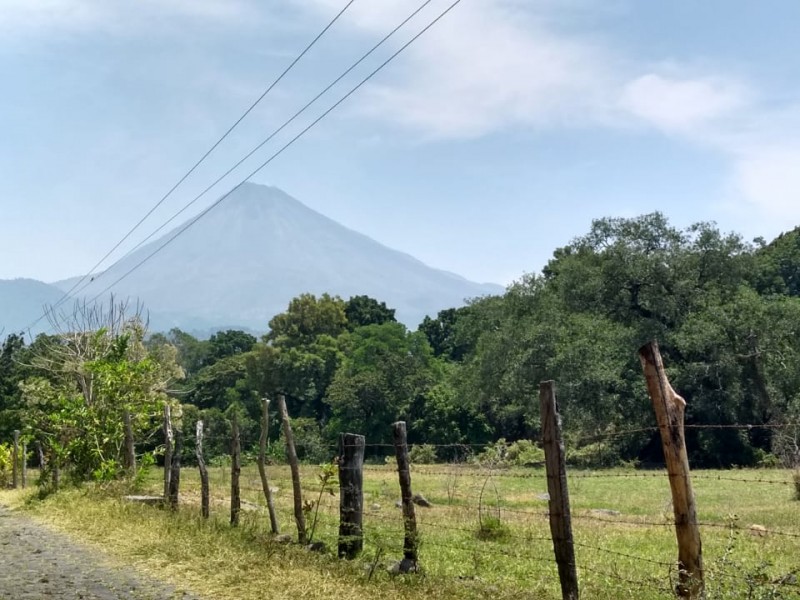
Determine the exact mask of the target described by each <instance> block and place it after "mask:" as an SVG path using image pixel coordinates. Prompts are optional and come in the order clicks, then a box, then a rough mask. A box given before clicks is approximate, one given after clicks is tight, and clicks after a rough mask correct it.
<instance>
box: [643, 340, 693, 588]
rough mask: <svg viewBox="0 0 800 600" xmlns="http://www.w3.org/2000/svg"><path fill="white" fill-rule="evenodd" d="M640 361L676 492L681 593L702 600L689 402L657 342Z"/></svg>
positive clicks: (651, 345) (644, 353)
mask: <svg viewBox="0 0 800 600" xmlns="http://www.w3.org/2000/svg"><path fill="white" fill-rule="evenodd" d="M639 358H640V360H641V362H642V368H643V369H644V376H645V380H646V381H647V391H648V392H649V393H650V398H651V400H652V401H653V409H654V411H655V413H656V420H657V421H658V429H659V432H660V433H661V445H662V447H663V449H664V459H665V460H666V463H667V473H668V475H669V484H670V489H671V491H672V507H673V511H674V514H675V534H676V537H677V538H678V567H679V569H680V572H679V578H680V584H679V585H678V587H677V593H678V595H679V596H681V597H686V598H691V599H696V598H701V597H702V596H703V589H704V582H703V576H704V573H703V548H702V543H701V541H700V530H699V528H698V526H697V509H696V507H695V500H694V492H693V491H692V481H691V479H690V477H689V457H688V455H687V453H686V440H685V438H684V428H683V417H684V411H685V409H686V401H685V400H684V399H683V398H681V397H680V396H679V395H678V394H676V393H675V390H673V389H672V386H671V385H670V384H669V380H668V379H667V374H666V372H665V371H664V363H663V361H662V360H661V353H660V352H659V350H658V344H657V343H656V342H650V343H648V344H646V345H644V346H642V348H640V349H639Z"/></svg>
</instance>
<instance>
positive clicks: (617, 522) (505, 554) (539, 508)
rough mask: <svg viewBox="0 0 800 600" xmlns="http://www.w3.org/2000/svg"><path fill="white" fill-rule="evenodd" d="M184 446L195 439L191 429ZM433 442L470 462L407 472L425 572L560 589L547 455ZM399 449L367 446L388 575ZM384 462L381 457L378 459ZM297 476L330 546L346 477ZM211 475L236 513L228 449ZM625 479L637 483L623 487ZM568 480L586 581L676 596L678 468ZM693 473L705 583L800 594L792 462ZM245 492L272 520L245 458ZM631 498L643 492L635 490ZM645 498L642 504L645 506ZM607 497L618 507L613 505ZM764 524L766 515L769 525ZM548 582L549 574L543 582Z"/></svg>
mask: <svg viewBox="0 0 800 600" xmlns="http://www.w3.org/2000/svg"><path fill="white" fill-rule="evenodd" d="M795 426H797V424H772V425H769V426H760V425H735V426H720V425H709V426H701V425H693V426H692V428H693V429H702V428H705V427H707V428H708V429H718V428H723V427H724V428H735V429H742V430H747V429H754V428H758V427H769V428H770V429H778V428H788V427H795ZM642 431H643V430H642V429H631V430H628V431H624V432H623V431H613V432H608V433H606V434H604V435H602V436H601V435H595V436H591V438H584V439H591V440H594V441H597V440H602V439H607V438H616V437H619V436H621V435H638V434H640V433H642ZM647 431H651V432H652V431H657V428H647ZM187 441H191V436H188V439H187ZM205 442H206V443H211V444H215V445H216V446H217V447H221V446H223V445H224V444H227V445H230V439H228V438H227V436H225V435H223V434H222V433H220V432H216V433H215V434H214V435H212V436H206V438H205ZM241 443H242V446H243V447H251V446H252V447H254V446H255V444H256V439H255V438H254V437H253V436H250V437H248V436H247V435H243V436H242V438H241ZM272 443H273V444H275V443H276V442H274V441H273V442H272ZM428 446H430V447H433V448H434V449H436V450H441V449H454V448H457V449H460V450H463V449H465V448H466V449H468V450H469V452H467V453H464V454H462V455H461V456H463V457H466V458H467V459H468V460H466V461H464V462H451V463H446V464H430V465H426V464H419V465H417V464H414V465H412V466H411V469H410V471H409V473H410V475H411V478H412V485H413V487H414V491H415V492H418V493H419V494H420V495H421V496H422V497H423V498H424V500H425V502H426V503H429V504H430V506H425V505H423V506H420V507H418V508H417V527H418V531H419V540H418V541H419V561H420V564H421V565H422V567H423V569H424V570H425V573H426V574H427V575H428V576H431V577H456V578H459V579H473V578H474V579H480V580H482V581H489V582H496V583H501V582H503V581H516V582H519V581H520V580H524V581H527V582H529V583H530V584H531V585H534V586H540V587H541V586H542V585H545V587H547V585H550V587H549V588H547V589H550V591H551V592H553V593H555V587H553V586H554V585H555V583H557V581H558V574H557V564H556V560H555V558H554V555H553V544H552V537H551V534H550V531H549V520H550V517H551V516H552V513H551V512H550V509H549V506H548V504H549V496H548V494H547V493H546V483H545V479H546V477H547V473H546V472H545V470H544V468H543V462H541V461H532V462H530V463H528V464H527V465H526V466H524V467H515V466H508V465H506V464H502V463H497V462H491V461H489V462H483V463H482V462H481V461H480V460H479V459H477V458H476V456H479V451H480V450H484V449H486V448H488V447H490V446H491V444H469V445H467V444H429V445H428ZM317 447H318V445H317ZM325 448H326V449H327V451H328V453H329V454H330V460H331V461H335V460H336V456H337V454H338V452H339V451H340V450H341V448H340V447H339V446H338V445H335V444H330V445H325ZM389 450H392V451H393V450H394V445H393V444H386V443H374V444H370V443H368V444H365V454H366V455H367V456H368V457H372V458H373V459H374V463H375V464H367V465H365V466H364V467H363V478H364V512H363V535H364V556H365V557H367V558H369V557H376V560H375V561H374V564H373V565H372V567H371V570H370V573H369V576H370V577H372V576H373V575H374V571H375V570H376V568H377V567H376V565H379V563H380V565H379V566H380V567H381V569H382V570H383V568H384V567H385V568H386V569H388V570H391V565H386V564H383V563H382V562H381V561H379V560H377V558H378V557H386V558H388V557H393V558H399V557H402V553H403V543H402V542H403V536H404V518H403V514H402V511H401V510H400V507H401V503H400V500H399V499H400V490H399V487H398V483H397V478H398V468H397V466H396V465H395V464H393V463H394V461H392V460H389V461H385V460H384V459H385V457H386V456H389V457H391V456H392V454H390V453H389ZM271 454H272V455H274V454H275V452H274V451H273V452H272V453H271ZM470 457H471V459H470ZM251 458H252V456H251ZM382 460H384V464H380V462H381V461H382ZM301 471H302V493H303V499H304V501H305V507H306V511H307V513H308V515H307V517H308V518H307V528H308V529H310V530H312V532H311V538H312V539H313V540H314V541H317V542H322V543H323V544H324V546H325V547H327V548H329V549H334V548H335V547H336V545H337V540H338V537H339V517H340V508H341V507H340V496H339V490H338V484H337V483H336V481H335V480H334V481H331V480H327V481H326V480H324V479H323V478H321V477H320V476H319V475H320V472H321V471H320V468H319V467H318V466H315V465H308V464H306V465H303V466H302V470H301ZM267 473H268V479H269V482H270V486H271V487H272V490H273V492H274V498H275V506H276V510H277V512H278V516H279V520H280V522H281V524H282V528H283V531H285V532H289V531H293V529H292V528H293V527H294V521H293V512H292V510H293V508H292V507H293V502H292V500H293V496H292V493H291V474H290V471H289V467H288V465H283V464H271V465H269V466H268V467H267ZM739 473H741V475H740V474H739ZM209 477H210V488H211V498H212V512H213V513H214V514H216V516H217V518H226V517H227V508H228V503H229V501H230V494H231V490H230V486H231V473H230V465H229V464H228V461H227V459H226V458H225V457H222V458H220V457H217V459H216V460H213V461H212V466H211V467H209ZM620 480H636V482H635V483H631V484H621V483H617V482H619V481H620ZM568 481H569V484H570V487H571V494H572V496H573V498H572V500H573V511H572V515H571V517H572V519H573V521H574V525H573V528H574V534H575V539H574V548H575V556H576V567H577V571H578V574H579V576H580V578H581V581H582V587H583V588H584V589H585V590H592V589H600V588H608V586H615V587H618V588H619V590H620V597H623V596H624V594H623V591H625V593H626V594H631V593H632V594H634V595H633V596H631V597H637V596H636V593H635V592H631V590H632V589H636V590H640V592H639V593H640V594H643V593H644V592H641V590H647V597H648V598H660V597H673V596H674V595H675V589H676V586H677V585H678V581H679V577H678V574H679V565H678V561H677V559H676V551H675V533H674V527H675V519H674V516H673V515H671V506H670V505H669V501H668V491H667V490H668V488H669V476H668V473H667V472H666V471H665V470H663V469H654V470H631V469H605V470H597V469H595V470H589V469H575V468H572V469H570V470H568ZM692 481H693V482H695V490H696V492H697V494H698V496H699V503H700V508H701V511H700V513H699V514H700V517H699V518H698V519H697V521H696V524H697V525H698V526H699V527H700V528H701V530H702V532H703V539H704V546H705V547H706V549H707V551H706V566H705V571H706V579H707V585H708V586H710V588H713V587H714V586H715V585H716V586H717V587H718V588H719V589H723V588H724V589H727V590H741V591H742V594H744V593H745V591H746V590H751V589H752V587H753V586H754V585H755V584H758V585H760V586H766V587H770V586H771V587H772V588H775V589H778V588H780V589H781V590H783V591H784V593H785V594H786V595H787V597H791V594H797V595H798V597H800V587H798V584H797V575H796V574H797V573H798V572H800V563H798V562H797V560H796V559H792V558H791V557H794V556H800V541H798V540H800V526H799V525H798V524H800V503H794V504H793V503H792V502H791V500H790V495H788V494H784V493H783V492H780V491H778V490H780V489H782V488H783V487H785V486H792V485H795V482H794V480H793V478H792V471H791V470H790V469H769V470H760V471H755V470H748V471H725V472H720V471H716V472H711V471H698V472H695V473H693V474H692ZM587 486H588V487H587ZM240 488H241V494H242V502H243V511H244V512H245V513H246V514H247V515H248V516H247V519H249V522H250V523H251V524H253V525H254V526H257V527H263V528H267V527H268V521H267V519H266V502H265V499H264V491H263V488H262V485H261V480H260V476H259V474H258V471H257V470H256V468H255V466H254V465H252V464H247V462H246V463H245V465H244V466H243V468H242V471H241V480H240ZM740 490H744V491H740ZM627 493H630V494H631V495H632V496H634V497H635V499H630V498H625V497H624V496H625V494H627ZM776 493H777V494H778V495H780V496H781V498H782V500H775V502H774V503H775V504H776V505H780V506H781V508H780V510H778V509H776V508H775V507H774V506H771V507H769V508H768V509H767V508H766V507H765V506H764V505H765V504H768V503H765V502H763V501H761V500H760V498H770V499H774V498H775V495H776ZM620 494H622V497H620ZM197 496H198V491H197V480H196V477H192V476H189V477H187V478H186V479H185V481H184V490H183V496H182V502H183V503H184V505H185V508H186V509H191V507H192V505H193V504H194V503H195V502H196V500H197ZM707 497H708V498H713V499H714V506H713V507H709V509H707V510H706V509H704V506H703V504H702V503H703V502H704V501H705V500H706V498H707ZM639 500H641V501H642V502H641V505H638V504H637V502H639ZM754 504H755V506H754ZM609 505H610V506H612V507H613V508H608V506H609ZM762 509H763V510H762ZM770 511H771V512H772V513H774V514H770ZM737 513H741V514H737ZM759 517H763V518H762V519H759ZM751 521H752V522H751ZM756 521H759V522H760V521H764V522H765V523H766V525H762V524H757V523H756ZM312 523H313V525H312ZM761 553H768V554H771V555H774V556H778V557H781V556H782V557H784V558H786V557H789V558H788V559H787V560H783V561H780V560H778V561H776V564H774V565H771V567H772V571H771V572H767V571H768V569H767V567H765V564H763V563H758V562H752V561H751V562H750V563H747V561H745V560H744V559H742V561H743V562H742V561H740V562H737V563H735V564H734V563H733V562H732V561H731V556H742V557H752V556H758V555H760V554H761ZM793 560H794V562H792V561H793ZM543 581H546V582H550V583H549V584H542V583H541V582H543ZM754 582H755V583H754ZM590 593H591V592H590ZM638 597H641V595H640V596H638ZM742 597H746V596H745V595H743V596H742ZM775 597H783V596H775Z"/></svg>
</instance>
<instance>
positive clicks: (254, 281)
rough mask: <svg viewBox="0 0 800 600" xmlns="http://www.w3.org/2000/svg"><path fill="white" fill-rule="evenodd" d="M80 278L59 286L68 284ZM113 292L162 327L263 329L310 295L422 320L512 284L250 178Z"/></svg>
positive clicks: (110, 277) (119, 270) (112, 273)
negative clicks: (392, 243) (484, 281)
mask: <svg viewBox="0 0 800 600" xmlns="http://www.w3.org/2000/svg"><path fill="white" fill-rule="evenodd" d="M182 227H184V226H181V227H179V228H178V230H180V229H181V228H182ZM175 231H177V230H174V231H173V232H171V233H169V234H167V235H165V236H164V237H163V238H161V239H159V240H156V241H154V242H152V243H150V244H148V245H146V246H144V247H142V248H140V249H139V250H138V251H137V252H135V253H134V254H132V255H131V256H129V257H127V258H126V259H124V260H123V261H122V262H121V263H120V264H118V265H116V266H114V267H112V268H111V269H109V271H107V272H106V273H104V274H102V276H98V277H96V281H95V283H94V284H93V285H92V287H90V288H87V290H86V291H85V292H84V294H86V295H87V296H88V297H92V296H93V295H95V294H96V293H98V292H99V291H100V290H102V288H103V287H105V286H106V285H108V284H109V283H111V282H112V281H114V280H116V279H117V278H118V277H119V276H121V275H122V274H124V273H126V272H127V271H128V270H129V269H131V268H132V267H134V266H135V265H136V264H137V263H139V262H140V261H141V260H143V259H144V258H145V257H147V256H148V255H149V254H151V253H152V252H153V251H154V250H155V249H156V248H157V247H159V246H160V245H161V244H162V243H163V241H164V240H166V239H169V238H170V237H171V236H172V235H173V234H174V233H175ZM70 281H71V280H66V281H64V282H58V283H57V284H56V285H59V286H60V287H61V288H62V289H65V290H66V289H68V288H69V285H70ZM113 291H114V292H115V293H116V294H117V295H119V296H123V297H124V296H130V297H139V298H140V299H141V300H143V301H144V303H145V305H146V306H147V307H148V308H150V309H151V310H152V311H154V315H153V319H152V321H153V322H152V328H154V329H164V328H167V327H170V326H180V327H182V328H208V327H210V326H212V325H230V326H242V327H248V328H251V329H255V330H259V331H263V330H266V328H267V323H268V321H269V319H270V318H271V317H272V316H273V315H275V314H277V313H278V312H281V311H283V310H285V308H286V306H287V304H288V303H289V300H291V298H293V297H294V296H296V295H298V294H300V293H303V292H311V293H314V294H321V293H323V292H329V293H331V294H338V295H340V296H342V297H343V298H348V297H350V296H352V295H356V294H368V295H370V296H373V297H375V298H377V299H379V300H382V301H385V302H386V303H387V304H388V305H389V306H392V307H394V308H396V309H397V316H398V319H400V320H402V321H403V322H405V323H406V324H408V325H409V326H411V327H415V326H416V325H417V324H418V323H419V322H420V321H421V320H422V318H423V317H424V316H425V315H426V314H435V313H436V312H437V311H439V310H441V309H443V308H448V307H450V306H458V305H461V304H463V302H464V300H465V299H466V298H470V297H475V296H480V295H486V294H494V293H500V292H502V288H500V287H499V286H496V285H481V284H476V283H473V282H470V281H467V280H466V279H464V278H462V277H459V276H457V275H454V274H452V273H448V272H446V271H440V270H436V269H432V268H430V267H428V266H426V265H424V264H423V263H421V262H420V261H418V260H416V259H415V258H413V257H411V256H409V255H407V254H404V253H402V252H398V251H396V250H391V249H389V248H387V247H385V246H383V245H381V244H379V243H378V242H376V241H374V240H372V239H370V238H368V237H366V236H364V235H362V234H359V233H357V232H355V231H352V230H350V229H347V228H346V227H343V226H342V225H339V224H338V223H336V222H334V221H332V220H331V219H328V218H327V217H325V216H323V215H321V214H319V213H317V212H315V211H313V210H311V209H309V208H308V207H306V206H304V205H303V204H301V203H300V202H298V201H297V200H295V199H294V198H292V197H290V196H288V195H287V194H285V193H284V192H282V191H281V190H279V189H277V188H273V187H267V186H261V185H256V184H249V183H248V184H245V185H243V186H241V187H240V188H239V189H237V190H236V191H235V192H234V193H232V194H231V195H230V196H229V197H228V198H226V199H225V201H224V202H222V203H221V204H220V205H219V206H217V207H216V208H214V209H213V210H212V211H210V212H209V213H208V214H207V215H206V216H205V217H203V218H202V219H201V220H199V221H198V222H197V224H196V225H194V226H193V227H191V228H190V229H188V230H187V231H186V232H185V233H183V234H182V235H181V236H180V237H178V238H177V239H176V240H175V242H173V243H171V244H169V245H168V246H166V247H165V248H164V250H162V251H161V252H159V253H158V254H157V255H156V256H155V257H154V258H153V259H152V260H150V261H148V262H147V263H145V264H144V265H143V266H142V267H141V268H139V269H137V270H136V271H134V272H133V273H132V274H131V275H130V276H128V277H127V278H126V279H124V280H123V281H122V282H120V283H119V284H118V285H117V286H115V287H114V290H113ZM156 315H157V316H156Z"/></svg>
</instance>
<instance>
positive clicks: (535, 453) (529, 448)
mask: <svg viewBox="0 0 800 600" xmlns="http://www.w3.org/2000/svg"><path fill="white" fill-rule="evenodd" d="M472 462H475V463H477V464H480V465H486V466H494V467H530V466H535V465H540V464H541V463H543V462H544V450H542V449H541V448H539V447H538V446H537V445H536V444H534V443H533V442H532V441H530V440H518V441H516V442H513V443H511V444H509V443H508V442H506V440H505V438H500V439H499V440H497V441H496V442H494V443H493V444H489V445H487V446H486V448H484V450H483V452H481V453H480V454H477V455H476V456H475V457H473V458H472Z"/></svg>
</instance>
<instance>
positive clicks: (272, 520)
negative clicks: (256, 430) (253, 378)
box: [258, 398, 280, 535]
mask: <svg viewBox="0 0 800 600" xmlns="http://www.w3.org/2000/svg"><path fill="white" fill-rule="evenodd" d="M268 435H269V398H262V399H261V436H260V437H259V438H258V474H259V475H260V476H261V488H262V489H263V491H264V499H265V500H266V501H267V511H268V512H269V526H270V528H271V530H272V533H274V534H275V535H277V534H279V533H280V530H279V528H278V517H277V516H276V515H275V504H274V502H273V501H272V490H270V489H269V480H268V479H267V436H268Z"/></svg>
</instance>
